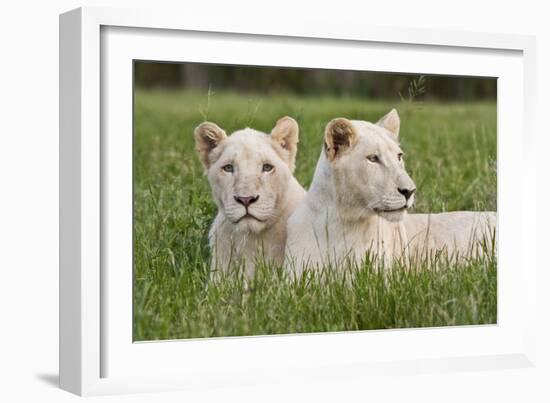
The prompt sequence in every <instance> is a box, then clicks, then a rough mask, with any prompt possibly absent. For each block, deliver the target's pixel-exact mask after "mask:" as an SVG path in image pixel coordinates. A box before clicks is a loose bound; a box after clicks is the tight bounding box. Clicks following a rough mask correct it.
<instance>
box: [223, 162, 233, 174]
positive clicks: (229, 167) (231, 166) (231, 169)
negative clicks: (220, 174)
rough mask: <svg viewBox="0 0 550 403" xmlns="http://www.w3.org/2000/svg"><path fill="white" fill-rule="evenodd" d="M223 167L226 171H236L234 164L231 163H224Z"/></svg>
mask: <svg viewBox="0 0 550 403" xmlns="http://www.w3.org/2000/svg"><path fill="white" fill-rule="evenodd" d="M222 169H223V170H224V171H225V172H229V173H233V171H234V169H233V165H231V164H227V165H224V166H223V167H222Z"/></svg>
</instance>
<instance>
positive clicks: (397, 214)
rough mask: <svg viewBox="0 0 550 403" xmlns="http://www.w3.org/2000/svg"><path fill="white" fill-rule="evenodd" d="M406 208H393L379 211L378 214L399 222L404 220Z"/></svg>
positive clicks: (387, 219) (388, 219) (390, 220)
mask: <svg viewBox="0 0 550 403" xmlns="http://www.w3.org/2000/svg"><path fill="white" fill-rule="evenodd" d="M405 211H406V209H404V208H402V209H398V210H391V211H379V212H377V213H378V215H379V216H380V217H382V218H384V219H385V220H386V221H389V222H399V221H401V220H403V217H404V216H405Z"/></svg>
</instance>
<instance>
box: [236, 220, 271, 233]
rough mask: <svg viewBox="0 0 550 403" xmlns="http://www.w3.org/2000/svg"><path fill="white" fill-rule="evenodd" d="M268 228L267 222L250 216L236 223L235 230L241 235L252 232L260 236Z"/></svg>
mask: <svg viewBox="0 0 550 403" xmlns="http://www.w3.org/2000/svg"><path fill="white" fill-rule="evenodd" d="M267 227H268V225H267V223H266V222H265V221H262V220H259V219H256V218H253V217H250V216H244V217H242V218H240V219H239V220H238V222H237V223H235V230H236V231H238V232H240V233H247V232H251V233H253V234H259V233H261V232H263V231H264V230H265V229H266V228H267Z"/></svg>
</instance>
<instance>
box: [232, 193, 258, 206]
mask: <svg viewBox="0 0 550 403" xmlns="http://www.w3.org/2000/svg"><path fill="white" fill-rule="evenodd" d="M233 197H234V198H235V201H236V202H237V203H239V204H242V205H243V206H245V207H248V206H250V205H251V204H252V203H255V202H257V201H258V199H259V198H260V195H256V196H233Z"/></svg>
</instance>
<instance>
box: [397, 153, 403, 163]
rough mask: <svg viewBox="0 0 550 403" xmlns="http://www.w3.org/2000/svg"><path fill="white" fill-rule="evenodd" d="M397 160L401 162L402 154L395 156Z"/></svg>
mask: <svg viewBox="0 0 550 403" xmlns="http://www.w3.org/2000/svg"><path fill="white" fill-rule="evenodd" d="M397 159H398V160H399V161H401V160H402V159H403V153H399V154H397Z"/></svg>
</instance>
